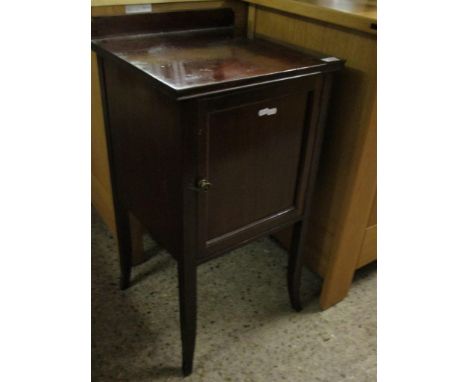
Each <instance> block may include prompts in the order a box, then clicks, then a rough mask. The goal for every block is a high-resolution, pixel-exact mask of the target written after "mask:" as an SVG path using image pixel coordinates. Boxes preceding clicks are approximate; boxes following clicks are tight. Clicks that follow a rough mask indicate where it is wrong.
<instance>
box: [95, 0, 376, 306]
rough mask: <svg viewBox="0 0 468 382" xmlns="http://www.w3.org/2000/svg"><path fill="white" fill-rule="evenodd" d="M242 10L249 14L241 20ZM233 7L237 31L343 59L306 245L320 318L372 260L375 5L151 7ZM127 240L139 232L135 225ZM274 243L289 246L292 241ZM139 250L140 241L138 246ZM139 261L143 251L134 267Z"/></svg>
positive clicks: (103, 160) (101, 176)
mask: <svg viewBox="0 0 468 382" xmlns="http://www.w3.org/2000/svg"><path fill="white" fill-rule="evenodd" d="M141 3H149V2H148V1H144V0H143V1H142V0H139V1H138V0H136V1H134V0H121V1H119V0H95V1H93V2H92V5H93V7H92V14H93V15H94V16H100V15H117V14H123V13H124V12H125V6H124V5H123V4H141ZM247 6H248V12H247ZM223 7H230V8H232V9H233V10H234V12H235V14H236V28H238V30H239V31H243V30H245V28H247V31H248V35H249V37H251V38H254V37H260V38H263V39H268V40H272V41H274V42H276V43H279V44H284V45H288V46H292V47H294V48H296V49H299V50H303V51H306V52H307V51H318V52H321V53H325V54H328V55H330V56H336V57H339V58H342V59H345V60H346V61H347V62H346V67H345V70H344V71H343V73H342V75H340V76H338V78H337V80H336V82H335V85H336V86H335V89H334V90H333V97H332V103H331V105H330V114H329V121H328V124H327V126H328V127H327V135H326V137H325V146H324V149H323V155H322V160H321V164H320V170H319V178H318V185H317V190H318V192H317V194H316V196H315V198H314V201H313V204H314V209H315V211H316V212H315V214H313V215H312V222H311V228H310V232H309V235H308V240H307V242H306V250H307V255H306V262H307V265H308V266H309V268H310V269H312V270H313V271H315V272H317V273H318V274H320V275H321V276H322V277H323V279H324V283H323V288H322V292H321V297H320V305H321V307H322V308H323V309H326V308H328V307H330V306H331V305H333V304H335V303H337V302H339V301H340V300H342V299H343V298H344V297H345V296H346V294H347V292H348V290H349V288H350V285H351V282H352V279H353V276H354V272H355V270H356V269H358V268H360V267H362V266H364V265H366V264H368V263H370V262H372V261H374V260H375V259H376V258H377V250H376V243H377V207H376V206H377V204H376V203H377V191H376V119H377V115H376V106H377V101H376V91H377V81H376V71H377V68H376V52H377V36H376V35H377V20H376V1H368V0H246V1H245V2H242V1H240V0H229V1H213V0H207V1H187V0H186V1H178V0H173V1H170V0H166V1H164V0H163V1H160V2H158V4H154V3H153V5H152V11H153V12H162V11H170V10H183V9H209V8H223ZM94 60H95V59H94V58H93V61H92V65H93V71H92V75H93V79H92V82H93V85H92V86H93V101H92V102H93V108H92V139H93V148H92V155H93V158H92V180H93V181H92V199H93V200H92V201H93V205H94V206H95V207H96V209H97V210H98V212H99V214H100V215H101V216H102V217H103V219H104V221H105V222H106V223H107V225H108V226H109V228H110V229H111V230H112V231H113V232H115V222H114V215H113V209H112V198H111V189H110V181H109V172H108V165H107V149H106V146H105V140H104V135H103V134H104V128H103V123H102V113H101V111H100V107H101V106H100V100H99V99H100V98H99V97H98V95H99V93H98V92H99V85H98V81H99V78H98V75H97V71H96V68H95V67H94V65H95V61H94ZM132 226H133V233H134V235H135V236H136V237H138V236H139V235H140V236H141V231H142V228H141V227H140V226H139V224H138V223H137V222H136V221H135V220H134V221H133V224H132ZM277 238H278V239H279V240H280V241H281V242H282V243H283V244H284V245H286V246H288V245H289V241H290V232H287V231H286V232H283V233H282V234H281V235H279V236H277ZM140 242H141V240H140ZM143 260H144V257H143V255H142V251H141V247H138V248H135V249H134V262H135V263H138V262H141V261H143Z"/></svg>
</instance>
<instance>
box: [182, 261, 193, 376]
mask: <svg viewBox="0 0 468 382" xmlns="http://www.w3.org/2000/svg"><path fill="white" fill-rule="evenodd" d="M196 272H197V271H196V265H194V264H190V265H189V264H185V263H184V261H179V263H178V273H179V304H180V330H181V336H182V372H183V374H184V376H188V375H190V374H191V373H192V369H193V355H194V352H195V337H196V328H197V291H196V288H197V281H196Z"/></svg>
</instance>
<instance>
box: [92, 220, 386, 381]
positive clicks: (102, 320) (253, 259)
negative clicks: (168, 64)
mask: <svg viewBox="0 0 468 382" xmlns="http://www.w3.org/2000/svg"><path fill="white" fill-rule="evenodd" d="M145 250H148V251H151V252H152V253H153V254H154V257H153V258H152V259H151V260H150V261H148V262H146V263H145V264H142V265H140V266H138V267H136V268H134V270H133V276H132V278H133V280H134V285H133V286H132V287H131V288H130V289H128V290H127V291H125V292H121V291H120V290H119V288H118V272H119V270H118V260H117V246H116V241H115V240H114V238H113V237H112V235H111V234H110V233H109V231H108V230H107V229H106V227H105V226H104V224H103V223H102V221H101V220H100V219H99V217H97V215H96V213H95V212H93V216H92V380H93V382H120V381H135V382H136V381H138V382H146V381H182V380H183V381H184V382H191V381H209V382H211V381H212V382H224V381H235V382H244V381H245V382H263V381H265V382H274V381H293V382H302V381H304V382H306V381H307V382H312V381H317V382H318V381H322V382H323V381H327V382H340V381H356V382H366V381H375V380H376V305H377V304H376V279H377V275H376V265H375V264H371V265H370V266H368V267H366V268H364V269H362V270H360V271H359V272H358V273H357V275H356V279H355V281H354V283H353V287H352V288H351V291H350V293H349V296H348V298H347V299H345V300H344V301H342V302H341V303H339V304H337V305H336V306H334V307H332V308H330V309H328V310H326V311H324V312H322V311H320V310H319V308H318V292H319V288H320V280H319V278H318V277H317V276H315V275H313V274H312V273H311V272H309V271H308V270H305V271H304V276H303V284H302V285H303V286H302V289H303V291H304V305H305V308H304V310H303V311H302V312H301V313H296V312H294V311H292V310H291V308H290V306H289V302H288V295H287V289H286V261H287V255H286V252H285V251H284V250H282V249H281V248H279V247H278V246H277V245H276V244H275V243H274V242H273V241H272V240H270V239H264V240H259V241H257V242H255V243H252V244H250V245H248V246H245V247H243V248H241V249H238V250H236V251H233V252H232V253H230V254H228V255H226V256H223V257H222V258H218V259H216V260H213V261H211V262H208V263H205V264H203V265H201V266H200V267H199V268H198V286H199V288H198V336H197V344H196V350H195V361H194V372H193V374H192V375H191V376H190V377H187V378H184V379H182V377H181V372H180V364H181V359H180V357H181V344H180V334H179V317H178V294H177V274H176V263H175V261H174V260H173V259H172V258H171V257H170V256H169V255H168V254H167V253H166V252H164V251H162V250H159V249H158V248H157V246H156V244H154V243H153V242H152V241H151V240H150V239H148V238H146V239H145Z"/></svg>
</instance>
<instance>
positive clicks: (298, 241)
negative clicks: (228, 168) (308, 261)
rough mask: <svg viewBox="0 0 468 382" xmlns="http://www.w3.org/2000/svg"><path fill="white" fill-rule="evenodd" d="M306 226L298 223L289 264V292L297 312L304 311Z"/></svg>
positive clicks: (294, 230) (292, 304)
mask: <svg viewBox="0 0 468 382" xmlns="http://www.w3.org/2000/svg"><path fill="white" fill-rule="evenodd" d="M303 226H304V224H303V223H302V222H299V223H296V224H295V225H294V228H293V235H292V241H291V251H290V254H289V262H288V292H289V300H290V302H291V306H292V307H293V309H295V310H296V311H298V312H299V311H301V310H302V304H301V293H300V292H301V275H302V265H303V239H302V236H303V235H302V232H303Z"/></svg>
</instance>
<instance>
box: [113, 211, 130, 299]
mask: <svg viewBox="0 0 468 382" xmlns="http://www.w3.org/2000/svg"><path fill="white" fill-rule="evenodd" d="M114 209H115V218H116V219H115V220H116V226H117V241H118V245H119V257H120V289H122V290H124V289H127V288H128V287H129V286H130V277H131V270H132V233H131V229H130V215H129V213H128V211H127V210H126V209H125V208H123V207H120V206H117V207H114Z"/></svg>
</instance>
